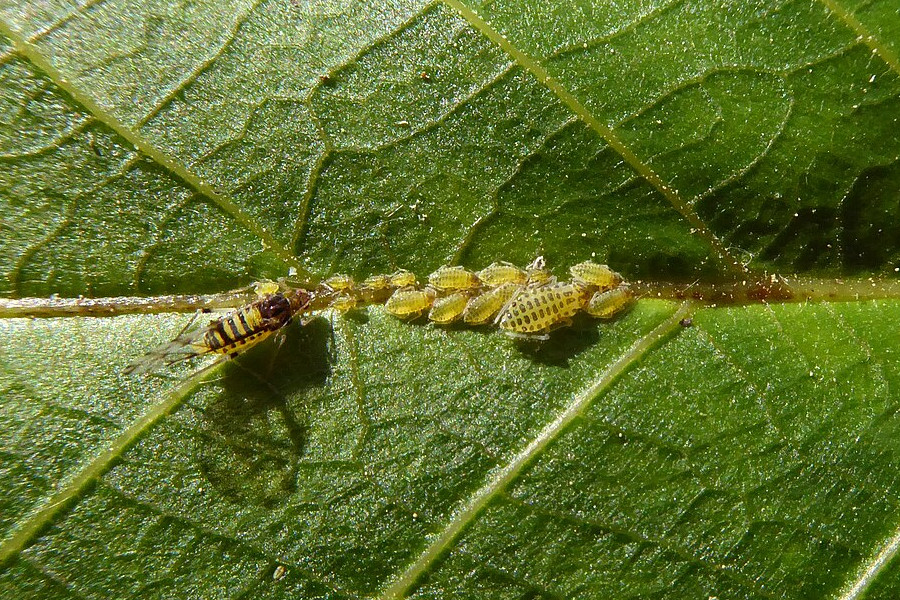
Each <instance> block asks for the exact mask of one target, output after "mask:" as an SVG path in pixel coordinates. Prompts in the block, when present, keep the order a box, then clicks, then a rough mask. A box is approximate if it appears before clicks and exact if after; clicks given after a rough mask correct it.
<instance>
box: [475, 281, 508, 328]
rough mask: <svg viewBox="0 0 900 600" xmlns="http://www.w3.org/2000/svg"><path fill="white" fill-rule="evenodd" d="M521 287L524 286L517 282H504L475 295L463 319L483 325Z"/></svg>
mask: <svg viewBox="0 0 900 600" xmlns="http://www.w3.org/2000/svg"><path fill="white" fill-rule="evenodd" d="M520 289H522V286H521V285H519V284H517V283H504V284H503V285H501V286H500V287H496V288H494V289H492V290H489V291H487V292H485V293H483V294H481V295H480V296H475V297H474V298H472V299H471V300H469V303H468V304H467V305H466V310H465V312H463V320H464V321H465V322H466V323H468V324H469V325H482V324H484V323H487V322H489V321H491V319H493V318H494V316H495V315H496V314H497V312H499V311H500V309H501V308H503V307H504V305H506V303H507V302H509V299H510V298H512V297H513V294H515V293H516V292H518V291H519V290H520Z"/></svg>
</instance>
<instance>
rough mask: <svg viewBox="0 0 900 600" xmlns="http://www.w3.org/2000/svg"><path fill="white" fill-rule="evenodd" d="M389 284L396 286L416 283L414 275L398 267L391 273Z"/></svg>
mask: <svg viewBox="0 0 900 600" xmlns="http://www.w3.org/2000/svg"><path fill="white" fill-rule="evenodd" d="M391 285H392V286H393V287H398V288H400V287H407V286H410V285H416V276H415V275H414V274H413V273H410V272H409V271H407V270H405V269H400V270H398V271H395V272H394V274H393V275H391Z"/></svg>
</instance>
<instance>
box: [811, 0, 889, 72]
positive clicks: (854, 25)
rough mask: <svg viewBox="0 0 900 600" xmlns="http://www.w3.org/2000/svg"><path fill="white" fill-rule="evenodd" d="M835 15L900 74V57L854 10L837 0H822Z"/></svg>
mask: <svg viewBox="0 0 900 600" xmlns="http://www.w3.org/2000/svg"><path fill="white" fill-rule="evenodd" d="M820 1H821V2H822V4H824V5H825V8H827V9H828V10H829V11H830V12H831V13H832V14H833V15H835V16H836V17H837V18H839V19H840V20H841V21H843V22H844V23H845V24H846V25H847V27H849V28H850V29H852V30H853V31H854V33H856V35H858V36H859V37H860V39H861V40H862V41H863V43H864V44H865V45H866V46H868V47H869V48H871V49H872V50H873V51H874V52H875V53H876V54H878V56H879V57H881V60H883V61H884V62H885V63H887V65H888V66H889V67H890V68H891V70H893V71H894V72H895V73H897V74H898V75H900V58H898V57H897V55H896V54H894V52H893V51H892V50H891V49H890V48H888V47H887V45H886V44H884V43H882V42H881V40H879V39H878V38H877V37H875V35H874V34H872V32H870V31H869V30H868V29H867V28H866V26H865V25H863V24H862V23H861V22H860V21H859V19H857V18H856V17H855V16H854V15H853V13H852V12H850V11H849V10H847V9H846V8H844V7H843V6H842V5H841V4H840V3H839V2H837V0H820Z"/></svg>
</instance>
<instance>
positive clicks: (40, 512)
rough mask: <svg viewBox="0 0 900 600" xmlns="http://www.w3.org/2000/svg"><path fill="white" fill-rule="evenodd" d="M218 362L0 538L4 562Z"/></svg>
mask: <svg viewBox="0 0 900 600" xmlns="http://www.w3.org/2000/svg"><path fill="white" fill-rule="evenodd" d="M218 364H219V361H216V362H214V363H212V364H211V365H209V366H207V367H204V368H203V369H200V370H199V371H197V372H196V373H195V374H194V375H192V376H191V377H190V378H188V379H187V380H186V381H184V382H183V383H182V384H181V385H179V386H178V387H177V388H175V389H174V390H173V391H172V392H170V393H169V394H167V395H166V397H165V398H164V399H163V400H161V401H160V402H157V403H156V404H153V405H151V406H150V407H149V408H148V410H147V412H145V413H144V414H143V415H141V416H140V417H139V418H138V419H137V420H135V421H134V422H133V423H132V424H131V425H130V426H129V427H128V428H127V429H125V430H124V431H123V432H122V433H120V434H119V435H118V436H116V438H115V439H113V440H112V442H110V444H109V446H108V447H107V449H106V450H103V451H102V452H100V453H99V454H98V455H96V456H95V457H94V458H93V459H91V460H90V461H89V462H87V463H86V464H85V465H84V466H83V467H82V468H81V470H80V471H79V472H77V473H76V474H75V475H74V477H72V478H71V479H70V480H69V481H68V483H65V484H64V485H62V486H60V488H59V491H57V492H56V493H55V494H53V495H52V496H51V497H49V498H47V500H46V501H45V502H44V503H43V504H42V505H40V506H38V507H36V508H35V509H34V510H33V511H32V512H31V513H30V515H29V516H28V517H26V518H25V520H24V521H23V522H21V523H20V524H19V526H18V527H17V528H16V529H15V531H14V532H13V533H12V535H10V536H9V537H7V538H6V539H5V540H2V541H0V565H4V564H6V563H7V562H8V561H9V560H10V559H12V558H14V557H15V556H17V555H18V554H19V553H20V552H21V551H22V550H23V549H24V548H25V547H26V546H27V545H28V544H29V543H31V541H32V540H33V539H34V538H35V537H37V535H38V534H39V533H40V532H41V531H42V530H43V528H44V527H45V526H46V525H47V524H49V523H50V522H51V521H52V520H53V519H54V518H56V516H57V515H58V514H59V513H60V512H61V511H63V510H64V509H66V508H68V507H70V506H71V505H72V503H73V502H74V501H75V500H76V499H77V498H78V497H79V496H81V494H82V493H83V492H84V491H85V490H86V489H87V487H88V486H89V485H91V484H92V483H93V482H94V481H95V480H96V479H97V478H98V477H100V476H101V475H102V474H103V473H105V472H106V471H107V470H108V469H109V467H110V466H111V465H112V463H113V462H114V461H115V460H116V459H118V458H119V457H120V456H121V455H122V453H123V452H124V451H125V450H126V449H127V448H128V447H129V446H131V444H133V443H134V442H135V441H136V440H137V439H138V438H139V437H140V436H142V435H143V434H144V433H145V432H146V431H148V430H149V429H150V428H152V427H153V426H154V425H155V424H156V423H157V422H158V421H159V420H160V419H162V418H163V417H165V416H166V415H168V414H169V413H170V412H172V411H173V410H175V409H176V408H177V407H178V406H179V405H180V404H181V403H182V402H183V401H184V399H185V398H186V397H187V395H188V394H190V393H191V392H192V391H193V390H194V388H195V387H196V386H197V385H198V384H199V383H200V382H201V380H202V379H203V378H204V377H205V376H206V375H207V374H208V373H209V372H210V371H211V370H213V369H214V368H215V367H216V366H218Z"/></svg>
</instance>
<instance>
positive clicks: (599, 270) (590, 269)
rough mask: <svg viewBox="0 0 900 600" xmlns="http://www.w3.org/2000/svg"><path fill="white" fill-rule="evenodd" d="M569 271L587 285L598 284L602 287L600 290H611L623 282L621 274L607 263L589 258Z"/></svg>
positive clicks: (577, 279) (576, 279)
mask: <svg viewBox="0 0 900 600" xmlns="http://www.w3.org/2000/svg"><path fill="white" fill-rule="evenodd" d="M569 272H570V273H571V274H572V277H573V278H574V279H575V281H578V282H581V283H584V284H585V285H593V286H597V287H598V288H600V291H603V290H610V289H612V288H614V287H616V286H617V285H619V284H620V283H622V276H621V275H619V274H618V273H616V272H615V271H613V270H612V269H610V268H609V267H607V266H606V265H598V264H597V263H595V262H591V261H589V260H586V261H584V262H582V263H578V264H577V265H574V266H573V267H572V268H570V269H569Z"/></svg>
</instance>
